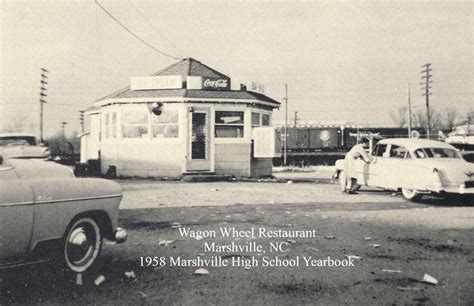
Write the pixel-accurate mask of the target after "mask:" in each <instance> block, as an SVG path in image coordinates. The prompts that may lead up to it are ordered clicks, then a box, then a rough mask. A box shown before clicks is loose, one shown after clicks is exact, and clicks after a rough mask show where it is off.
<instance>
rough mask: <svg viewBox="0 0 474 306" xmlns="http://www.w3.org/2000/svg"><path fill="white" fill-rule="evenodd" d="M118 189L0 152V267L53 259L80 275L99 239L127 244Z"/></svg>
mask: <svg viewBox="0 0 474 306" xmlns="http://www.w3.org/2000/svg"><path fill="white" fill-rule="evenodd" d="M121 199H122V191H121V188H120V186H119V185H118V184H117V183H115V182H113V181H109V180H104V179H96V178H76V177H75V176H74V174H73V172H72V170H71V169H70V168H68V167H66V166H62V165H58V164H56V163H54V162H51V161H46V160H42V159H17V158H6V157H5V156H4V155H2V154H1V153H0V269H1V268H8V267H15V266H19V265H23V264H27V263H32V262H36V261H44V260H49V259H53V261H54V263H55V264H56V263H60V265H61V266H62V267H65V268H67V269H69V270H71V271H73V272H77V273H80V272H84V271H86V270H87V269H88V268H90V267H91V266H92V265H93V264H94V262H95V261H96V259H97V258H98V256H99V254H100V252H101V249H102V241H103V238H105V239H108V240H111V241H115V242H117V243H121V242H124V241H125V240H126V237H127V235H126V232H125V230H123V229H121V228H118V227H117V219H118V208H119V204H120V201H121Z"/></svg>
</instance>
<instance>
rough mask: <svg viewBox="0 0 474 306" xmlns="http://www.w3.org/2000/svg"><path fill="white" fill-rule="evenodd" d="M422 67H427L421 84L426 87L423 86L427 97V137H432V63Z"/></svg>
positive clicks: (423, 71) (423, 72) (424, 94)
mask: <svg viewBox="0 0 474 306" xmlns="http://www.w3.org/2000/svg"><path fill="white" fill-rule="evenodd" d="M421 68H425V70H422V71H421V74H422V75H421V79H422V80H424V81H423V82H421V83H420V85H423V86H424V87H422V88H421V90H422V91H424V93H423V94H422V96H425V97H426V121H427V123H426V138H428V139H429V138H430V95H431V92H430V89H431V88H432V87H431V86H430V84H431V83H433V80H432V79H431V78H432V77H433V75H432V74H430V72H431V71H433V69H431V64H430V63H426V64H424V65H423V66H421Z"/></svg>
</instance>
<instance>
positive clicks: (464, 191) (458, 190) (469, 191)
mask: <svg viewBox="0 0 474 306" xmlns="http://www.w3.org/2000/svg"><path fill="white" fill-rule="evenodd" d="M430 191H432V192H436V193H456V194H474V188H466V187H464V186H459V187H455V186H453V187H443V188H439V189H438V188H434V189H432V190H430Z"/></svg>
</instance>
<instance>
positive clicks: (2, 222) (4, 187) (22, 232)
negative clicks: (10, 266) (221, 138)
mask: <svg viewBox="0 0 474 306" xmlns="http://www.w3.org/2000/svg"><path fill="white" fill-rule="evenodd" d="M33 218H34V197H33V191H32V189H31V187H30V185H29V184H28V183H27V182H25V181H22V180H20V179H19V178H18V176H17V175H16V173H15V169H14V168H13V167H12V166H11V165H10V164H9V163H8V161H7V160H5V159H3V158H2V155H0V262H1V261H7V260H8V261H9V260H13V259H19V258H21V257H22V256H24V255H26V254H27V253H28V251H29V246H30V239H31V234H32V230H33Z"/></svg>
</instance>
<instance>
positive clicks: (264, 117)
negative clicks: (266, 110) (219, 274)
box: [262, 114, 270, 126]
mask: <svg viewBox="0 0 474 306" xmlns="http://www.w3.org/2000/svg"><path fill="white" fill-rule="evenodd" d="M262 126H270V114H262Z"/></svg>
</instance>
